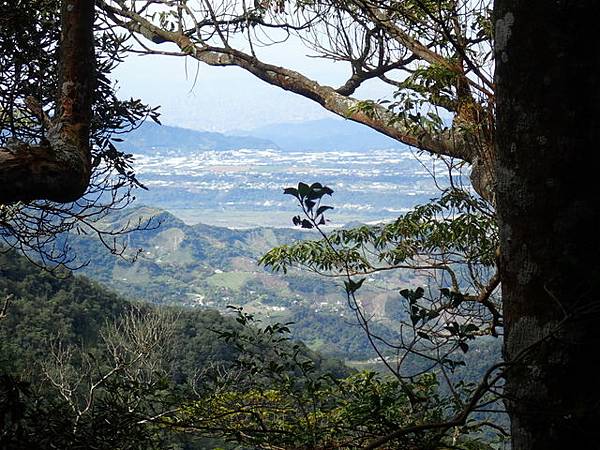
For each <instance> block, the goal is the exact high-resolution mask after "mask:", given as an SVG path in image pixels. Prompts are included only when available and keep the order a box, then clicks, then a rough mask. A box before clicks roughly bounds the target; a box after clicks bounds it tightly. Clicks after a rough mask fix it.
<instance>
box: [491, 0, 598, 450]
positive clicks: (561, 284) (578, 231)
mask: <svg viewBox="0 0 600 450" xmlns="http://www.w3.org/2000/svg"><path fill="white" fill-rule="evenodd" d="M593 5H594V2H573V1H569V0H557V1H553V2H547V1H545V0H533V1H532V0H528V1H525V0H496V5H495V14H496V17H495V27H496V36H495V37H496V47H495V52H496V85H497V92H496V94H497V127H496V136H497V155H498V160H497V192H496V200H497V209H498V214H499V221H500V233H501V253H502V257H501V263H500V270H501V277H502V297H503V303H504V322H505V356H506V359H507V361H508V362H509V364H510V366H509V370H508V372H507V374H506V394H507V407H508V410H509V414H510V417H511V421H512V439H513V448H514V449H519V450H521V449H523V450H524V449H527V450H535V449H544V450H547V449H567V448H581V449H584V448H585V449H591V448H598V445H599V442H600V428H599V427H598V423H599V421H600V390H599V389H598V386H597V379H598V378H597V369H596V368H597V367H598V363H600V351H598V348H599V345H600V324H599V323H598V321H599V320H600V301H599V298H598V292H599V287H600V286H599V284H600V282H599V280H600V260H599V258H598V251H599V250H600V239H599V233H598V226H599V224H600V213H599V204H600V203H599V200H598V194H597V189H596V187H595V186H594V181H595V177H596V176H597V175H596V172H597V167H596V166H595V165H594V164H593V160H594V154H595V153H596V147H597V145H598V142H599V140H600V78H598V75H597V74H598V66H599V65H600V64H599V62H600V61H599V54H598V44H599V43H600V42H598V41H599V40H600V39H599V35H598V33H590V34H587V33H586V37H585V38H580V36H582V34H581V33H582V30H594V29H595V23H594V22H595V18H596V17H597V12H598V11H597V9H598V7H597V6H593Z"/></svg>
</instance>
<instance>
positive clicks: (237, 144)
mask: <svg viewBox="0 0 600 450" xmlns="http://www.w3.org/2000/svg"><path fill="white" fill-rule="evenodd" d="M121 139H123V142H121V143H120V145H119V146H118V147H119V148H120V149H122V150H124V151H126V152H130V153H137V154H148V153H150V154H154V153H156V151H157V150H159V151H161V150H166V151H176V152H177V153H188V152H190V151H195V150H217V151H225V150H237V149H241V148H251V149H257V150H261V149H277V148H279V147H278V146H277V144H275V143H274V142H273V141H271V140H268V139H263V138H257V137H252V136H233V135H227V134H222V133H213V132H208V131H198V130H190V129H188V128H179V127H172V126H168V125H158V124H155V123H153V122H145V123H143V124H142V125H141V126H140V127H139V128H138V129H136V130H133V131H132V132H130V133H127V134H125V135H123V136H122V137H121Z"/></svg>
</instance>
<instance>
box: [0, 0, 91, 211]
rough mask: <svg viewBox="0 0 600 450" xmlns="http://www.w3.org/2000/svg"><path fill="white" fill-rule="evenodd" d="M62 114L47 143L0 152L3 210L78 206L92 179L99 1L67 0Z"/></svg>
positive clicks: (22, 144)
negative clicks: (22, 205) (46, 203)
mask: <svg viewBox="0 0 600 450" xmlns="http://www.w3.org/2000/svg"><path fill="white" fill-rule="evenodd" d="M61 22H62V32H61V49H60V69H59V70H60V73H59V92H58V93H57V96H58V100H57V104H56V110H57V113H56V114H55V116H54V119H53V120H52V123H51V126H50V128H49V130H48V134H47V139H46V140H45V141H43V142H41V143H39V144H37V145H33V144H30V143H25V142H17V141H15V142H13V143H11V144H10V145H8V146H7V147H6V148H0V186H1V187H0V204H8V203H14V202H17V201H31V200H38V199H47V200H52V201H56V202H63V203H66V202H69V201H74V200H77V199H78V198H79V197H81V196H82V195H83V193H84V192H85V190H86V189H87V187H88V184H89V180H90V176H91V156H90V121H91V115H92V97H93V92H94V70H95V68H94V63H93V62H94V38H93V25H94V1H93V0H80V1H75V0H63V2H62V5H61Z"/></svg>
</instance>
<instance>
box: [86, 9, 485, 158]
mask: <svg viewBox="0 0 600 450" xmlns="http://www.w3.org/2000/svg"><path fill="white" fill-rule="evenodd" d="M98 6H99V7H100V9H102V10H103V11H105V12H106V13H107V14H108V15H109V16H110V17H111V19H112V20H113V21H115V22H116V23H118V24H119V25H120V26H122V27H124V28H127V29H128V30H129V31H131V32H134V33H139V34H141V35H143V36H144V37H145V38H146V39H148V40H150V41H151V42H154V43H165V42H171V43H174V44H176V45H177V46H178V47H179V48H180V49H181V50H182V52H185V53H187V54H188V55H189V56H190V57H192V58H194V59H196V60H198V61H200V62H203V63H205V64H208V65H210V66H237V67H240V68H242V69H244V70H246V71H248V72H250V73H252V74H253V75H254V76H256V77H257V78H259V79H261V80H263V81H265V82H267V83H268V84H271V85H273V86H277V87H279V88H281V89H284V90H286V91H290V92H293V93H295V94H298V95H301V96H303V97H306V98H308V99H310V100H313V101H315V102H316V103H318V104H320V105H321V106H323V107H324V108H325V109H327V110H328V111H331V112H333V113H335V114H337V115H339V116H341V117H343V118H345V119H349V120H352V121H354V122H358V123H362V124H364V125H367V126H369V127H370V128H373V129H375V130H377V131H379V132H381V133H383V134H385V135H387V136H389V137H391V138H393V139H396V140H398V141H399V142H402V143H404V144H407V145H410V146H412V147H416V148H419V149H421V150H424V151H427V152H429V153H432V154H436V155H440V156H449V157H452V158H458V159H461V160H463V161H467V162H472V160H473V157H474V156H475V154H474V149H472V148H471V147H470V146H469V145H468V144H467V143H466V142H465V141H464V140H463V139H462V137H461V134H459V133H455V132H454V131H453V130H449V131H446V132H444V133H442V134H440V135H432V134H430V133H428V132H427V131H426V130H419V132H418V133H416V132H415V131H414V130H413V129H410V128H409V127H408V126H406V124H405V123H404V122H403V121H399V120H397V116H396V115H395V114H394V113H393V112H391V111H390V110H388V109H387V108H386V107H384V106H382V105H379V104H377V103H373V104H370V105H369V111H368V112H366V111H364V110H363V109H362V108H360V106H361V104H362V103H361V101H360V100H358V99H355V98H352V97H349V96H346V95H342V94H340V93H339V92H338V91H336V89H334V88H333V87H331V86H326V85H321V84H319V83H317V82H316V81H314V80H312V79H310V78H308V77H306V76H304V75H302V74H301V73H299V72H296V71H294V70H290V69H286V68H284V67H280V66H275V65H272V64H267V63H264V62H262V61H260V60H258V59H257V58H256V57H254V56H252V55H249V54H247V53H244V52H241V51H239V50H236V49H233V48H230V47H227V48H221V47H212V46H208V45H199V44H196V43H194V42H193V41H192V40H191V38H190V37H189V36H187V35H185V34H184V33H179V32H176V31H167V30H164V29H162V28H160V27H158V26H156V25H154V24H153V23H152V22H150V21H149V20H147V19H145V18H144V17H142V16H141V15H139V14H136V13H135V12H133V11H131V10H125V9H118V8H115V7H113V6H111V5H108V4H107V3H105V2H104V1H99V2H98Z"/></svg>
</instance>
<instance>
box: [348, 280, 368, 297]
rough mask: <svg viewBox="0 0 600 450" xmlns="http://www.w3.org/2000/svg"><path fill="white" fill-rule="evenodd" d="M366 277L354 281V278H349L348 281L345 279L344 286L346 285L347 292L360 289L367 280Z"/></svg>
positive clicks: (350, 292)
mask: <svg viewBox="0 0 600 450" xmlns="http://www.w3.org/2000/svg"><path fill="white" fill-rule="evenodd" d="M365 280H366V278H361V279H360V280H358V281H354V280H353V279H349V280H348V281H344V286H345V287H346V292H348V293H349V294H352V293H354V292H356V291H358V290H359V289H360V287H361V286H362V285H363V283H364V282H365Z"/></svg>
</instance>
